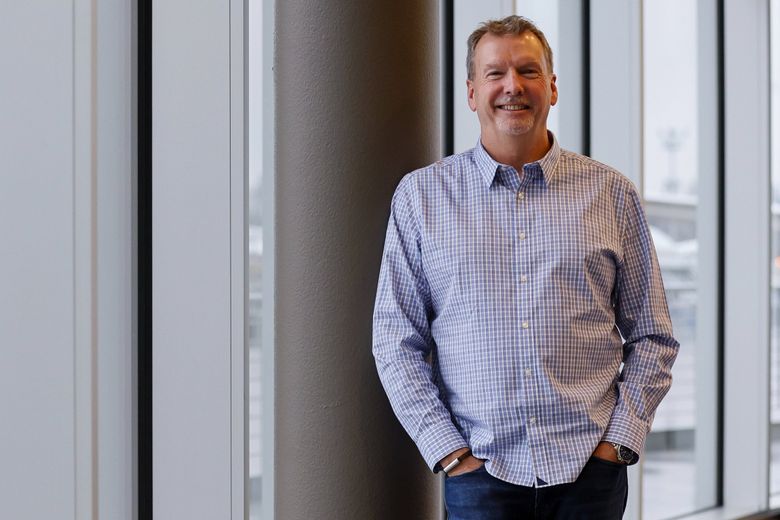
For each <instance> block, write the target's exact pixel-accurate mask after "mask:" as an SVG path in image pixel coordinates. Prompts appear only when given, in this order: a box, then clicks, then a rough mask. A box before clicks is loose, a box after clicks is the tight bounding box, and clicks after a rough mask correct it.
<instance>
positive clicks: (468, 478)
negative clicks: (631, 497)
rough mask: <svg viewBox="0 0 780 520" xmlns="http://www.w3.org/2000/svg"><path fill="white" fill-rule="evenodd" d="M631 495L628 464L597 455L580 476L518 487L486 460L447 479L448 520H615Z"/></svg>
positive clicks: (445, 489) (589, 461) (621, 515)
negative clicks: (490, 468) (494, 472)
mask: <svg viewBox="0 0 780 520" xmlns="http://www.w3.org/2000/svg"><path fill="white" fill-rule="evenodd" d="M627 499H628V475H627V473H626V466H625V465H623V464H618V463H616V462H610V461H608V460H602V459H598V458H595V457H591V458H590V460H588V462H587V464H586V465H585V467H584V468H583V469H582V472H581V473H580V476H579V477H577V480H576V481H574V482H572V483H570V484H561V485H558V486H547V487H541V488H536V487H525V486H517V485H515V484H510V483H509V482H504V481H503V480H499V479H497V478H496V477H494V476H492V475H490V474H489V473H488V472H487V470H486V469H485V466H484V465H483V466H482V467H480V468H479V469H477V470H474V471H471V472H469V473H464V474H462V475H458V476H455V477H447V478H446V479H445V481H444V501H445V504H446V506H447V518H448V520H515V519H526V518H535V519H536V518H538V519H555V520H558V519H562V520H563V519H575V518H576V519H587V520H591V519H593V520H612V519H620V518H622V517H623V512H624V511H625V509H626V500H627Z"/></svg>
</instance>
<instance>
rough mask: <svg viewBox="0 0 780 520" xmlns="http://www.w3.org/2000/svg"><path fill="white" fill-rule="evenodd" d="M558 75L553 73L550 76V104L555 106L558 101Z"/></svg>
mask: <svg viewBox="0 0 780 520" xmlns="http://www.w3.org/2000/svg"><path fill="white" fill-rule="evenodd" d="M557 79H558V77H557V76H556V75H555V74H553V75H552V76H550V91H551V95H550V106H553V105H554V104H556V103H557V102H558V85H556V84H555V80H557Z"/></svg>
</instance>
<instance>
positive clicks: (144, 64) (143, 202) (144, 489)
mask: <svg viewBox="0 0 780 520" xmlns="http://www.w3.org/2000/svg"><path fill="white" fill-rule="evenodd" d="M137 9H138V61H137V66H138V71H137V77H138V87H137V88H138V93H137V96H138V98H137V99H138V102H137V107H138V127H137V128H138V130H137V131H138V136H137V139H138V173H137V190H138V206H137V211H138V215H137V219H138V220H137V244H138V259H137V262H138V264H137V273H138V274H137V276H138V281H137V284H138V285H137V305H138V307H137V319H136V323H137V326H138V330H137V338H138V339H137V341H138V351H137V377H138V383H137V385H138V386H137V406H138V411H137V413H138V440H137V443H138V470H137V479H138V481H137V486H138V518H139V519H140V520H151V519H152V511H153V500H152V496H153V495H152V493H153V485H152V1H151V0H138V2H137Z"/></svg>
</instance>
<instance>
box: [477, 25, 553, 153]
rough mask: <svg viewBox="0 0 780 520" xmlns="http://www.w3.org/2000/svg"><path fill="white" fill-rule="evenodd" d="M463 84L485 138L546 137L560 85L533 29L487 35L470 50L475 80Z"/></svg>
mask: <svg viewBox="0 0 780 520" xmlns="http://www.w3.org/2000/svg"><path fill="white" fill-rule="evenodd" d="M466 85H467V87H468V97H469V107H470V108H471V110H473V111H475V112H476V113H477V116H478V117H479V124H480V127H481V129H482V136H483V139H488V140H495V139H501V138H503V137H508V136H515V137H524V138H528V139H531V140H533V139H541V138H544V139H546V138H547V114H548V113H549V111H550V106H551V105H554V104H555V103H556V102H557V101H558V89H557V87H556V86H555V75H554V74H552V71H550V70H548V64H547V60H545V58H544V48H543V47H542V43H541V42H540V41H539V40H538V39H537V38H536V36H534V35H533V33H530V32H524V33H523V34H520V35H519V36H514V35H510V36H496V35H494V34H490V33H487V34H485V35H484V36H483V37H482V38H481V39H480V40H479V42H478V43H477V47H476V49H475V50H474V78H473V79H470V80H468V81H467V82H466Z"/></svg>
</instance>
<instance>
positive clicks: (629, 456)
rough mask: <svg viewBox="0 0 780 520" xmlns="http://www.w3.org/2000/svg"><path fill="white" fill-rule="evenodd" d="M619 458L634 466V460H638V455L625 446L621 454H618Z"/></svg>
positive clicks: (621, 449) (621, 448)
mask: <svg viewBox="0 0 780 520" xmlns="http://www.w3.org/2000/svg"><path fill="white" fill-rule="evenodd" d="M618 458H619V459H620V460H622V461H623V462H626V463H628V464H633V463H634V459H636V453H634V452H633V450H631V449H629V448H626V447H625V446H621V447H620V453H619V454H618Z"/></svg>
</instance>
